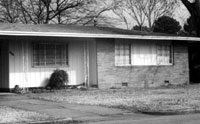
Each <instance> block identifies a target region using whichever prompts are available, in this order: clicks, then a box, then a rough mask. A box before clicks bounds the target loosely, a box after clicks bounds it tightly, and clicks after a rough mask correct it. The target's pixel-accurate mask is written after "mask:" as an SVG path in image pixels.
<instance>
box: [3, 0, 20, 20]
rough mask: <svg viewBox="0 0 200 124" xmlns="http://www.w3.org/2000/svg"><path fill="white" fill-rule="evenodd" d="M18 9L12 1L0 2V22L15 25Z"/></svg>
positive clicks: (4, 0)
mask: <svg viewBox="0 0 200 124" xmlns="http://www.w3.org/2000/svg"><path fill="white" fill-rule="evenodd" d="M19 12H20V11H19V7H18V6H17V5H16V2H15V1H13V0H1V1H0V15H1V16H0V21H1V22H8V23H16V22H18V21H19V20H18V18H19Z"/></svg>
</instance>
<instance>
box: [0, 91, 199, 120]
mask: <svg viewBox="0 0 200 124" xmlns="http://www.w3.org/2000/svg"><path fill="white" fill-rule="evenodd" d="M1 105H2V106H9V107H12V108H17V109H22V110H29V111H35V112H38V113H45V114H47V115H49V116H50V117H53V118H57V119H67V120H78V121H82V123H86V124H198V123H199V122H200V114H189V115H174V116H158V115H156V116H155V115H145V114H139V113H131V112H129V111H127V110H121V109H114V108H106V107H100V106H89V105H77V104H69V103H64V102H62V103H55V102H50V101H43V100H36V99H30V98H28V97H26V96H24V95H17V94H9V93H0V106H1Z"/></svg>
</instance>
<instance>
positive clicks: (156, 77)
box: [97, 39, 189, 88]
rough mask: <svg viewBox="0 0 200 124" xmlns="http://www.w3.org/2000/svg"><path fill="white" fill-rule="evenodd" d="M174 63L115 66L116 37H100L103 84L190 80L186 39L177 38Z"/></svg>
mask: <svg viewBox="0 0 200 124" xmlns="http://www.w3.org/2000/svg"><path fill="white" fill-rule="evenodd" d="M173 43H174V65H171V66H129V67H117V66H115V57H114V54H115V52H114V48H115V47H114V44H115V42H114V40H113V39H98V40H97V68H98V69H97V71H98V86H99V88H110V87H121V86H122V82H127V83H128V87H157V86H160V85H163V84H164V82H165V80H168V81H169V82H170V83H172V84H185V83H189V67H188V66H189V65H188V48H187V44H186V42H185V43H184V42H180V41H179V42H178V41H176V42H175V41H174V42H173Z"/></svg>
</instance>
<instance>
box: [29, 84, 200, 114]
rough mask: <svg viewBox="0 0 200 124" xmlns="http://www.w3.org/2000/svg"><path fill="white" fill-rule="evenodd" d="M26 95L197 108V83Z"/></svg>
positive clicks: (139, 108) (144, 108)
mask: <svg viewBox="0 0 200 124" xmlns="http://www.w3.org/2000/svg"><path fill="white" fill-rule="evenodd" d="M27 95H28V96H29V97H31V98H35V99H42V100H50V101H54V102H67V103H76V104H87V105H100V106H106V107H115V108H122V109H127V110H130V111H132V112H147V113H152V114H156V113H157V114H160V113H164V114H173V113H187V112H200V85H189V86H179V87H178V86H176V87H170V88H152V89H136V88H125V89H107V90H98V89H93V90H86V91H82V90H72V89H66V90H55V91H53V92H50V93H30V94H27Z"/></svg>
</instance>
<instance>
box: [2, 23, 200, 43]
mask: <svg viewBox="0 0 200 124" xmlns="http://www.w3.org/2000/svg"><path fill="white" fill-rule="evenodd" d="M0 35H3V36H48V37H87V38H122V39H152V40H183V41H200V38H198V37H182V36H174V35H169V34H162V33H149V32H140V31H130V30H124V29H118V28H108V27H92V26H75V25H58V24H57V25H55V24H46V25H45V24H38V25H33V24H11V23H0Z"/></svg>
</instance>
